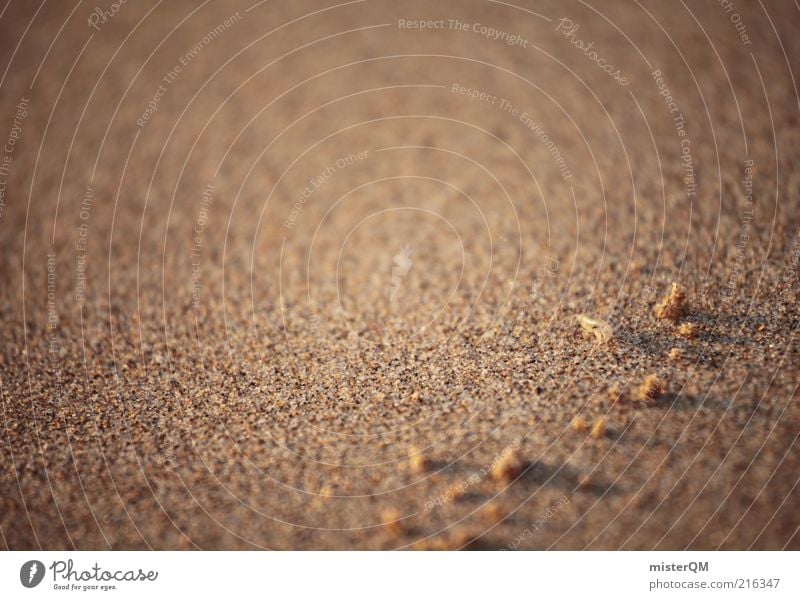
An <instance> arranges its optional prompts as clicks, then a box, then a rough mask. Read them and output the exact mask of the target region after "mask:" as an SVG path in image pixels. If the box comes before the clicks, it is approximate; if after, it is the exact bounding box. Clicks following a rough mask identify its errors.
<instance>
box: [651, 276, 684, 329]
mask: <svg viewBox="0 0 800 600" xmlns="http://www.w3.org/2000/svg"><path fill="white" fill-rule="evenodd" d="M687 309H688V305H687V304H686V294H685V292H684V291H683V288H681V286H680V285H679V284H678V283H673V284H672V288H671V289H670V292H669V294H667V295H666V296H664V299H663V300H662V301H661V302H660V303H659V304H658V306H656V317H658V318H659V319H669V320H671V321H677V320H678V319H680V318H681V317H682V316H683V315H685V314H686V311H687Z"/></svg>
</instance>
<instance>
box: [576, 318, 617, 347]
mask: <svg viewBox="0 0 800 600" xmlns="http://www.w3.org/2000/svg"><path fill="white" fill-rule="evenodd" d="M576 319H577V320H578V324H580V326H581V329H583V331H584V333H586V334H592V335H594V337H595V338H596V339H597V341H598V342H600V343H601V344H605V343H606V342H609V341H611V338H613V337H614V329H613V328H612V327H611V325H610V324H609V323H608V321H603V320H602V319H595V318H594V317H590V316H588V315H578V316H577V317H576Z"/></svg>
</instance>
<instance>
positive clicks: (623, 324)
mask: <svg viewBox="0 0 800 600" xmlns="http://www.w3.org/2000/svg"><path fill="white" fill-rule="evenodd" d="M38 4H39V3H34V2H11V3H10V4H8V3H4V8H2V9H0V10H2V11H3V12H2V18H0V28H1V29H2V34H1V35H0V45H2V57H3V61H2V65H3V69H4V70H5V67H6V65H8V68H7V70H5V75H4V77H3V80H2V83H0V88H1V89H2V95H0V116H2V119H0V122H1V123H2V130H1V133H2V136H5V134H6V132H9V138H10V137H11V136H12V133H14V135H15V137H14V141H16V144H15V145H14V146H13V150H12V151H11V152H8V151H4V153H3V156H4V157H7V158H10V160H11V162H10V165H9V166H8V168H7V169H6V171H3V172H2V175H3V182H4V183H5V184H6V185H7V187H6V188H4V192H3V193H4V195H3V206H2V221H0V245H1V247H2V254H1V255H0V265H2V266H0V269H1V271H0V273H2V286H1V287H0V311H2V323H1V324H0V336H2V344H0V394H1V395H2V441H3V443H2V466H3V469H2V472H1V474H0V532H2V545H3V546H4V547H7V548H12V549H30V548H40V547H41V548H48V549H61V548H80V549H90V548H96V549H104V548H115V549H125V548H195V547H199V548H409V547H415V548H455V547H470V548H509V547H514V548H628V549H652V548H657V549H681V548H727V549H744V548H770V549H780V548H794V549H797V548H799V547H800V537H798V527H799V526H800V515H798V512H797V501H798V497H799V496H800V491H798V487H797V484H798V481H800V475H799V474H798V473H799V472H800V471H799V470H798V467H800V459H799V458H798V456H799V455H798V445H797V438H798V432H800V407H798V397H797V385H798V372H799V367H800V352H799V351H798V344H797V337H796V332H797V327H798V317H797V296H798V273H797V268H798V258H799V257H800V242H798V237H797V235H798V225H799V224H800V218H799V217H800V196H798V189H800V169H798V164H800V160H798V159H800V135H799V133H800V131H799V130H798V114H799V113H798V110H799V108H800V105H799V104H798V94H797V88H796V80H797V79H798V73H797V66H798V61H800V47H799V46H798V45H799V44H800V38H798V37H797V35H796V31H797V28H798V26H800V11H799V10H798V7H797V6H796V5H795V4H793V3H792V2H788V1H787V2H766V3H765V5H764V7H763V8H762V6H761V4H760V3H755V2H744V1H736V2H735V3H734V5H733V8H732V9H731V10H726V8H725V7H723V6H720V5H719V4H718V3H717V2H710V1H707V2H701V3H695V2H693V3H690V6H691V9H689V8H687V7H686V6H684V5H683V3H664V2H653V1H648V2H644V3H642V4H639V3H636V2H634V3H628V2H625V3H616V2H615V3H605V2H604V3H597V4H598V6H597V7H596V8H592V7H591V6H588V5H584V4H581V3H576V4H572V3H561V2H547V3H535V5H534V4H533V3H526V4H524V6H523V2H522V1H521V0H520V2H518V3H513V2H512V3H492V2H485V1H480V2H478V1H475V2H455V0H453V1H448V2H442V3H435V4H434V3H425V2H400V3H399V2H390V1H382V0H369V1H364V2H352V3H346V4H344V5H341V6H336V3H334V2H321V1H315V2H268V3H264V4H260V5H259V6H256V7H255V8H252V10H249V11H248V9H249V8H251V7H252V6H253V5H254V4H255V0H248V1H245V2H215V3H210V4H208V5H204V6H202V8H198V9H197V10H195V8H196V6H197V3H190V2H172V1H170V2H163V3H160V4H158V5H157V3H156V2H154V1H149V0H148V1H145V2H135V3H134V2H129V3H126V4H124V5H122V6H121V8H120V10H119V11H118V12H117V13H116V14H114V15H111V16H108V15H107V16H106V17H105V22H101V21H99V17H96V19H98V21H97V23H96V25H97V29H98V30H95V29H94V28H92V27H91V26H89V25H88V24H87V19H89V18H90V15H91V14H92V10H94V4H89V5H86V4H82V5H80V6H77V8H76V9H75V11H74V12H71V11H72V10H73V8H75V6H74V4H73V3H69V2H49V3H46V4H45V5H43V6H42V7H41V9H40V10H39V6H38ZM110 4H111V3H110V2H98V3H97V5H98V6H99V8H101V9H108V8H109V7H108V6H106V5H110ZM514 4H519V5H520V6H519V7H514V6H513V5H514ZM687 4H689V3H687ZM237 14H238V16H237ZM231 15H233V17H231ZM734 15H735V16H734ZM562 17H568V18H569V19H570V20H572V22H573V23H574V24H577V25H578V29H577V30H575V29H572V31H571V32H570V28H569V27H566V25H567V23H560V22H559V19H560V18H562ZM226 19H229V20H228V22H227V24H226V23H225V20H226ZM399 19H406V20H413V19H429V20H437V19H443V20H444V21H443V22H442V24H443V27H444V28H443V29H432V30H426V31H418V30H413V29H406V28H403V27H400V24H399V21H398V20H399ZM448 19H458V20H459V21H460V22H461V23H465V24H466V25H467V30H466V31H464V30H462V29H460V28H458V27H455V26H454V27H452V28H451V27H450V23H449V22H448ZM475 24H479V26H477V27H474V25H475ZM737 24H738V25H739V27H738V29H737ZM480 25H485V26H487V27H491V28H494V29H496V30H497V31H499V32H506V33H507V34H508V35H503V36H501V37H498V39H492V35H491V33H489V32H487V31H483V30H482V29H481V27H480ZM559 26H561V29H557V28H558V27H559ZM209 32H213V33H211V34H209ZM511 34H517V35H519V36H521V37H520V38H519V39H518V41H516V42H515V41H514V38H511V37H509V36H510V35H511ZM487 35H488V36H489V37H487ZM745 35H746V38H745V37H743V36H745ZM580 41H583V42H584V43H585V44H588V43H589V42H590V41H591V42H594V45H593V47H592V48H591V49H589V50H588V51H585V50H581V49H579V48H578V47H577V46H576V44H578V42H580ZM508 42H511V45H510V44H509V43H508ZM593 49H596V52H597V54H596V55H595V54H592V52H593ZM594 59H597V60H598V61H601V62H600V63H599V64H598V63H597V62H595V60H594ZM604 65H613V69H612V68H608V70H609V71H612V73H611V74H608V73H607V72H605V71H603V69H602V68H601V67H602V66H604ZM176 66H179V67H180V70H179V71H178V70H176V69H175V67H176ZM616 70H619V74H618V75H617V76H616V78H615V77H614V75H613V71H616ZM656 70H660V71H661V75H660V76H659V75H657V74H656V75H653V72H654V71H656ZM170 73H171V74H170ZM626 82H627V85H623V84H625V83H626ZM454 83H457V84H459V85H461V86H464V88H467V89H476V90H478V94H480V92H485V94H486V95H484V96H483V97H481V96H480V95H478V97H476V98H475V99H472V98H471V97H470V96H469V95H467V94H469V93H470V92H468V91H467V90H466V89H462V88H457V89H456V90H455V91H454V90H453V88H452V85H453V84H454ZM660 91H662V92H663V94H660V93H659V92H660ZM459 92H463V93H459ZM668 96H671V97H672V100H673V101H674V103H675V104H674V112H672V113H671V112H670V109H671V108H673V107H671V106H670V105H669V98H668ZM21 99H27V100H28V102H27V105H23V108H24V110H22V111H21V112H24V113H26V114H25V116H24V117H22V116H21V112H20V111H17V109H16V108H15V107H16V106H17V105H18V104H19V103H20V101H21ZM150 102H152V104H151V106H150V109H148V103H150ZM18 112H20V114H19V115H18V114H17V113H18ZM681 115H682V117H683V118H681ZM15 119H16V124H15ZM137 121H138V123H137ZM0 141H3V142H5V139H3V140H0ZM682 157H683V159H684V160H685V161H686V162H682ZM0 158H2V157H0ZM339 159H341V161H340V162H339V163H338V164H337V160H339ZM750 160H752V161H753V162H752V170H751V171H748V170H746V167H747V165H749V164H750V163H747V162H746V161H750ZM687 175H688V176H689V177H687ZM312 180H314V181H315V183H316V185H314V184H312V183H310V182H311V181H312ZM750 184H752V190H749V189H748V186H749V185H750ZM208 186H213V189H211V188H208ZM307 187H308V192H306V193H305V194H304V189H305V188H307ZM87 192H88V195H89V196H90V197H89V198H88V199H87ZM48 253H52V255H53V258H52V260H51V261H48ZM48 269H49V270H50V272H49V271H48ZM84 276H85V279H83V277H84ZM673 282H678V283H679V284H680V285H681V288H682V289H683V290H684V292H685V302H686V304H687V307H686V308H687V310H686V314H684V315H682V316H681V317H680V318H678V319H677V320H675V321H673V320H671V319H658V318H657V317H656V315H655V307H656V305H657V304H658V303H659V302H660V301H661V299H662V298H663V297H664V296H665V295H667V294H668V293H669V292H670V288H671V284H672V283H673ZM48 286H50V289H49V290H48ZM578 314H586V315H589V316H591V317H592V318H597V319H603V320H605V321H608V322H609V323H610V324H611V325H612V326H613V329H614V336H613V339H612V340H611V341H609V342H607V343H606V342H603V341H602V340H596V339H594V337H592V336H588V337H587V336H585V335H583V333H582V332H581V330H580V327H579V326H578V324H577V322H576V319H575V317H576V315H578ZM686 323H692V324H694V332H693V334H692V335H687V334H685V332H684V334H681V333H680V331H679V328H680V327H681V326H682V325H685V324H686ZM673 348H677V349H679V351H678V352H675V353H673V352H672V349H673ZM670 356H672V358H670ZM651 375H654V376H656V377H657V378H658V380H659V381H660V382H661V385H662V386H663V389H662V393H661V394H660V395H657V397H655V398H648V397H646V395H645V398H644V401H643V402H640V401H639V400H638V393H639V390H640V388H641V386H642V384H643V383H644V382H645V379H646V378H647V377H648V376H651ZM577 416H581V418H582V419H583V420H584V421H585V426H583V427H579V428H577V429H578V431H576V430H575V429H573V427H572V422H573V419H575V417H577ZM597 423H602V426H599V425H597Z"/></svg>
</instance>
